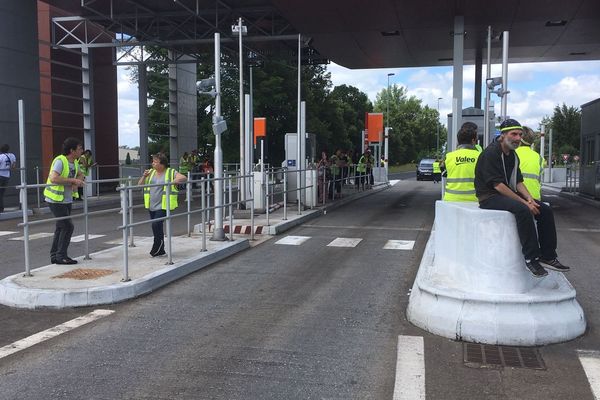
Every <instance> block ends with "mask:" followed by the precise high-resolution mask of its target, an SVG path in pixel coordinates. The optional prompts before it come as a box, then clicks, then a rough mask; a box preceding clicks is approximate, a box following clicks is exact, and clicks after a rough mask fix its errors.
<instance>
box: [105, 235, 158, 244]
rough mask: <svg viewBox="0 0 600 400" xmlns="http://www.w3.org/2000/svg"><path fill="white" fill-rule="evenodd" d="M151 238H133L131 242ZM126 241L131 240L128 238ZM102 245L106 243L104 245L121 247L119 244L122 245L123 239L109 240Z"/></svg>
mask: <svg viewBox="0 0 600 400" xmlns="http://www.w3.org/2000/svg"><path fill="white" fill-rule="evenodd" d="M151 237H152V236H134V237H133V241H134V242H137V241H139V240H144V239H150V238H151ZM127 240H131V237H128V238H127ZM104 243H106V244H118V245H121V244H123V238H119V239H114V240H109V241H108V242H104Z"/></svg>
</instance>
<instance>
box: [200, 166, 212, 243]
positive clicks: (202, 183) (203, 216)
mask: <svg viewBox="0 0 600 400" xmlns="http://www.w3.org/2000/svg"><path fill="white" fill-rule="evenodd" d="M207 184H208V183H207V182H206V179H204V180H202V177H201V178H200V190H201V196H202V200H201V202H202V205H201V207H202V211H201V212H200V214H201V215H202V249H201V250H202V251H206V229H207V228H206V227H207V226H208V225H210V222H209V223H208V224H207V223H206V213H207V210H206V187H205V185H207Z"/></svg>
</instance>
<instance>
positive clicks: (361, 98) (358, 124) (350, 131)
mask: <svg viewBox="0 0 600 400" xmlns="http://www.w3.org/2000/svg"><path fill="white" fill-rule="evenodd" d="M330 97H331V99H332V101H333V102H334V103H333V106H334V107H335V108H337V109H338V110H339V111H340V112H341V118H342V123H343V133H342V135H343V137H344V138H346V141H349V142H350V146H349V147H350V148H352V149H360V148H361V147H362V144H361V142H360V141H361V135H362V131H363V130H364V129H365V113H368V112H371V111H373V104H371V101H370V100H369V98H368V97H367V95H366V94H365V93H363V92H361V91H360V90H359V89H357V88H355V87H354V86H348V85H340V86H336V87H335V88H333V91H332V92H331V95H330ZM343 148H348V146H343Z"/></svg>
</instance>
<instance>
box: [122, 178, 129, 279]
mask: <svg viewBox="0 0 600 400" xmlns="http://www.w3.org/2000/svg"><path fill="white" fill-rule="evenodd" d="M120 186H121V214H122V218H123V279H121V280H122V281H123V282H129V280H130V279H129V257H128V254H127V204H128V202H127V193H128V192H127V189H126V186H129V183H127V185H126V184H123V183H121V185H120Z"/></svg>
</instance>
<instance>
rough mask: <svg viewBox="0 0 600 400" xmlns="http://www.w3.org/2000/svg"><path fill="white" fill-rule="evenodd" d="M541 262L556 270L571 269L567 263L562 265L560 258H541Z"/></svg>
mask: <svg viewBox="0 0 600 400" xmlns="http://www.w3.org/2000/svg"><path fill="white" fill-rule="evenodd" d="M540 264H542V265H543V266H544V267H545V268H548V269H553V270H554V271H558V272H566V271H569V270H570V269H571V268H569V267H567V266H566V265H562V264H561V263H560V261H558V258H555V259H554V260H546V259H544V258H540Z"/></svg>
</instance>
